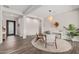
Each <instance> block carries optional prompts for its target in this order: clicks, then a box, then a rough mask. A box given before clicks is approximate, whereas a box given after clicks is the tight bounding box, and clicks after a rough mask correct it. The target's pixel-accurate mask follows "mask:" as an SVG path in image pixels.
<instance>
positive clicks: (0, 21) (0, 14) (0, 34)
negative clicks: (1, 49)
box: [0, 6, 2, 43]
mask: <svg viewBox="0 0 79 59" xmlns="http://www.w3.org/2000/svg"><path fill="white" fill-rule="evenodd" d="M0 43H2V11H1V6H0Z"/></svg>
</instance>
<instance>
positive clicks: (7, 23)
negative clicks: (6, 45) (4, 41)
mask: <svg viewBox="0 0 79 59" xmlns="http://www.w3.org/2000/svg"><path fill="white" fill-rule="evenodd" d="M9 22H13V23H14V33H13V34H8V31H9V29H8V25H9ZM6 29H7V30H6V35H7V36H11V35H16V21H14V20H6Z"/></svg>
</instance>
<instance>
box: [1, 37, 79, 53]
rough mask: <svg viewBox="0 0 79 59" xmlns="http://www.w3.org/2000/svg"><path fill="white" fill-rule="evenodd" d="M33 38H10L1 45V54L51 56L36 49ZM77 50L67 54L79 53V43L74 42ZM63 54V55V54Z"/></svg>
mask: <svg viewBox="0 0 79 59" xmlns="http://www.w3.org/2000/svg"><path fill="white" fill-rule="evenodd" d="M32 39H33V37H32V36H29V37H27V38H26V39H22V38H20V37H18V36H9V37H8V38H7V40H6V41H5V42H3V43H2V44H0V54H50V53H48V52H44V51H40V50H38V49H36V48H34V47H33V46H32V44H31V40H32ZM74 44H76V45H77V46H76V48H74V50H73V51H68V52H66V53H69V54H70V53H79V42H74ZM61 54H62V53H61Z"/></svg>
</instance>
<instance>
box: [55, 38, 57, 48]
mask: <svg viewBox="0 0 79 59" xmlns="http://www.w3.org/2000/svg"><path fill="white" fill-rule="evenodd" d="M56 39H57V37H55V47H56V49H57V43H56Z"/></svg>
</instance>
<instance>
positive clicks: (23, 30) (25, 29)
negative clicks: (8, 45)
mask: <svg viewBox="0 0 79 59" xmlns="http://www.w3.org/2000/svg"><path fill="white" fill-rule="evenodd" d="M19 24H20V26H19V31H20V32H19V33H20V34H19V35H20V36H21V37H23V38H26V36H27V35H35V34H36V33H38V30H39V21H37V20H33V19H30V18H28V17H26V16H24V17H23V18H20V19H19Z"/></svg>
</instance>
